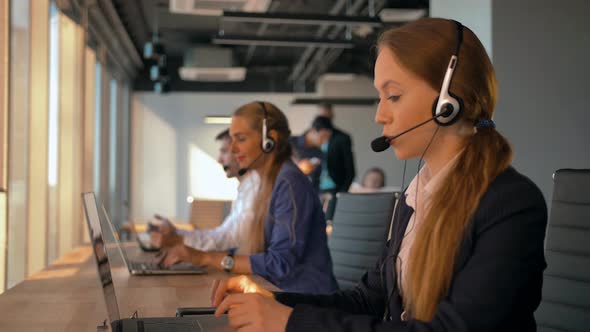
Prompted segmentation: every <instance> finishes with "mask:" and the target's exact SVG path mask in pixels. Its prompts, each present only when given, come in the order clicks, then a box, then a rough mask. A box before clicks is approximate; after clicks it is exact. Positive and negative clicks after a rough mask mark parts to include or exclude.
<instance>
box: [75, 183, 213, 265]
mask: <svg viewBox="0 0 590 332" xmlns="http://www.w3.org/2000/svg"><path fill="white" fill-rule="evenodd" d="M82 195H83V198H84V207H85V208H86V204H90V205H91V208H94V209H96V211H97V213H98V204H97V202H96V197H95V195H94V193H93V192H88V193H84V194H82ZM102 212H103V214H104V216H105V219H106V223H107V225H108V227H109V229H110V230H111V232H112V233H113V236H114V239H115V243H116V244H117V248H118V249H119V252H120V253H121V256H122V257H123V261H124V262H125V265H126V266H127V269H128V270H129V273H130V274H132V275H137V276H144V275H172V274H205V273H207V268H206V267H205V266H194V265H192V264H190V263H177V264H174V265H172V266H170V267H169V268H164V267H161V266H160V265H159V264H158V262H157V261H156V260H155V259H154V258H153V257H147V258H143V259H130V258H129V256H128V255H127V251H126V250H125V248H123V245H122V244H121V242H120V241H119V238H118V236H117V231H116V230H115V227H114V225H113V223H112V222H111V219H110V218H109V215H108V214H107V212H106V210H105V209H104V206H103V207H102ZM99 222H100V219H99Z"/></svg>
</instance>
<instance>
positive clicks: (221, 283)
mask: <svg viewBox="0 0 590 332" xmlns="http://www.w3.org/2000/svg"><path fill="white" fill-rule="evenodd" d="M240 293H257V294H261V295H263V296H266V297H270V298H273V299H274V295H273V294H272V293H271V292H269V291H267V290H266V289H264V288H263V287H261V286H260V285H258V284H257V283H255V282H254V281H252V279H250V278H248V277H247V276H238V277H233V278H229V279H226V280H215V282H214V283H213V289H212V290H211V305H212V306H214V307H217V306H218V305H220V304H221V302H222V301H223V299H224V298H225V297H226V296H227V295H228V294H240Z"/></svg>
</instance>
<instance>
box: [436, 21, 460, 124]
mask: <svg viewBox="0 0 590 332" xmlns="http://www.w3.org/2000/svg"><path fill="white" fill-rule="evenodd" d="M452 21H453V22H455V25H456V26H457V47H456V48H455V52H454V53H453V55H451V60H450V61H449V65H448V66H447V72H446V74H445V78H444V79H443V84H442V87H441V88H440V94H439V96H438V97H436V99H435V100H434V104H433V105H432V116H433V117H434V116H438V115H440V114H442V115H440V116H438V117H436V118H434V121H435V122H436V123H437V124H439V125H441V126H450V125H452V124H453V123H455V122H456V121H457V120H459V114H460V113H461V111H462V110H463V99H461V98H460V97H459V96H457V95H455V94H453V93H452V92H450V91H449V87H450V86H451V81H452V80H453V73H454V72H455V69H456V68H457V62H458V58H459V50H460V49H461V44H462V43H463V25H462V24H461V23H459V22H457V21H455V20H452Z"/></svg>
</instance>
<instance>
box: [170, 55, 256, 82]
mask: <svg viewBox="0 0 590 332" xmlns="http://www.w3.org/2000/svg"><path fill="white" fill-rule="evenodd" d="M233 64H234V57H233V51H232V49H230V48H221V47H194V48H190V49H188V50H187V51H186V52H185V53H184V59H183V65H182V67H180V68H179V69H178V74H179V75H180V78H181V79H183V80H185V81H201V82H239V81H243V80H244V79H245V78H246V68H245V67H234V66H233Z"/></svg>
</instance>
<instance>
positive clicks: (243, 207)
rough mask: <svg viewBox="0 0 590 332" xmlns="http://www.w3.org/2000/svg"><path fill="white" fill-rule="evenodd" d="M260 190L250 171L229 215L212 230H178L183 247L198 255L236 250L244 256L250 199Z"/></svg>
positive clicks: (239, 189)
mask: <svg viewBox="0 0 590 332" xmlns="http://www.w3.org/2000/svg"><path fill="white" fill-rule="evenodd" d="M259 188H260V176H259V175H258V173H257V172H256V171H254V170H250V171H248V173H246V175H244V177H243V179H242V181H241V182H240V185H239V186H238V196H237V197H236V200H235V201H234V203H233V205H232V209H231V211H230V213H229V215H228V216H227V217H226V218H225V220H224V221H223V223H222V224H221V225H220V226H219V227H217V228H215V229H203V230H201V229H197V230H192V231H183V230H178V233H179V234H180V235H182V236H184V244H185V245H187V246H189V247H192V248H195V249H198V250H202V251H227V250H229V249H232V248H237V249H238V252H239V253H240V254H252V253H250V252H248V249H247V247H248V246H246V245H245V244H246V243H248V236H249V235H250V228H251V227H252V221H253V220H254V211H253V206H254V199H255V198H256V194H257V193H258V190H259Z"/></svg>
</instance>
